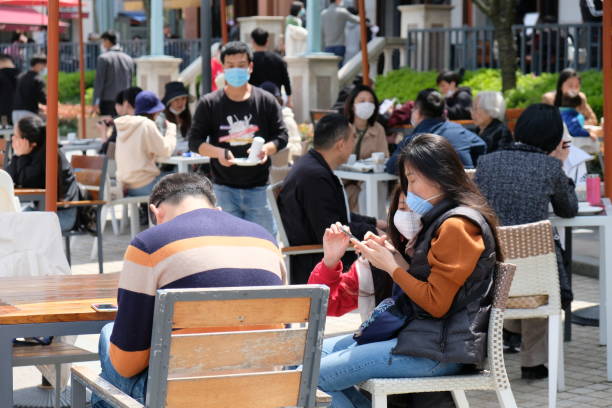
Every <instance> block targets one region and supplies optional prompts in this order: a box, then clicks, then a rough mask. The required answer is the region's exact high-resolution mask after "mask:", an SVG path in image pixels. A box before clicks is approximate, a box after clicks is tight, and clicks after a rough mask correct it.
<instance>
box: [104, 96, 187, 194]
mask: <svg viewBox="0 0 612 408" xmlns="http://www.w3.org/2000/svg"><path fill="white" fill-rule="evenodd" d="M135 103H136V110H135V115H134V116H132V115H126V116H121V117H120V118H117V119H115V126H116V127H117V146H116V147H115V160H116V162H117V180H119V182H120V183H121V184H122V186H123V189H124V190H125V191H126V194H127V195H128V196H143V195H149V193H150V192H151V190H152V189H153V186H154V185H155V183H157V181H158V180H159V179H160V178H161V176H162V175H161V174H160V171H159V168H158V167H157V160H158V159H162V158H166V157H170V155H171V154H172V152H173V151H174V147H175V146H176V125H175V124H174V123H167V124H166V126H167V131H166V134H165V135H164V136H162V134H161V133H160V132H159V130H158V129H157V126H156V125H155V118H156V117H157V115H159V113H160V112H161V111H163V110H164V105H163V104H162V103H161V101H160V100H159V99H158V98H157V96H156V95H155V94H154V93H153V92H151V91H142V92H140V93H138V95H137V96H136V102H135Z"/></svg>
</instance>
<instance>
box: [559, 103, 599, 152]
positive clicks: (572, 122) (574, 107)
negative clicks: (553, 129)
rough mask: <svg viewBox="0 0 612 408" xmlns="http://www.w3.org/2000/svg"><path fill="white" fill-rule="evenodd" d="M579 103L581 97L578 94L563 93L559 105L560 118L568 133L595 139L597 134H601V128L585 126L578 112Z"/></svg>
mask: <svg viewBox="0 0 612 408" xmlns="http://www.w3.org/2000/svg"><path fill="white" fill-rule="evenodd" d="M581 105H582V98H580V95H576V96H570V95H563V98H562V100H561V106H560V107H559V111H560V112H561V118H562V119H563V122H564V123H565V125H566V126H567V130H568V132H569V134H570V135H572V136H573V137H590V138H591V139H592V140H594V141H596V140H597V138H598V135H599V134H601V128H600V127H599V126H589V128H588V129H587V128H586V126H585V118H584V115H583V114H582V113H580V112H578V109H579V108H580V106H581ZM587 126H588V125H587Z"/></svg>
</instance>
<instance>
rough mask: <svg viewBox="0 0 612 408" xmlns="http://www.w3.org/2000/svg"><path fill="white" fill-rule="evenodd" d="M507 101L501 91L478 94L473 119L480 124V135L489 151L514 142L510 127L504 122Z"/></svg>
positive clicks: (473, 109)
mask: <svg viewBox="0 0 612 408" xmlns="http://www.w3.org/2000/svg"><path fill="white" fill-rule="evenodd" d="M505 114H506V102H505V101H504V96H503V95H502V93H501V92H494V91H482V92H479V93H478V95H476V98H475V99H474V106H473V107H472V119H473V120H474V123H475V124H476V126H478V135H479V136H480V138H481V139H482V140H484V141H485V143H486V144H487V153H492V152H494V151H496V150H498V149H499V148H501V147H503V146H506V145H509V144H511V143H512V142H513V139H512V133H511V132H510V129H508V127H507V126H506V125H505V124H504V122H503V121H504V117H505Z"/></svg>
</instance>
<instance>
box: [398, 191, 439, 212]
mask: <svg viewBox="0 0 612 408" xmlns="http://www.w3.org/2000/svg"><path fill="white" fill-rule="evenodd" d="M440 195H441V194H438V195H435V196H433V197H429V198H428V199H427V200H425V199H424V198H421V197H419V196H418V195H416V194H414V193H412V192H410V191H409V192H408V194H406V205H407V206H408V207H410V209H411V210H412V211H414V212H415V213H417V214H420V215H425V214H426V213H427V212H428V211H429V210H431V209H432V208H433V204H432V203H430V202H429V200H431V199H434V198H436V197H439V196H440Z"/></svg>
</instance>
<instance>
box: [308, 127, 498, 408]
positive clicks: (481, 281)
mask: <svg viewBox="0 0 612 408" xmlns="http://www.w3.org/2000/svg"><path fill="white" fill-rule="evenodd" d="M431 163H436V164H437V165H436V166H432V165H431ZM399 168H400V170H401V171H400V173H399V175H400V189H399V191H397V192H396V196H395V200H394V201H393V203H392V208H391V210H390V212H389V235H388V236H381V235H374V234H372V235H370V236H368V237H366V240H364V241H358V240H355V239H352V240H351V242H352V244H353V245H354V246H355V249H356V250H357V251H358V252H359V253H360V254H361V256H362V257H363V258H364V259H365V260H367V262H369V264H370V265H372V266H373V267H376V268H378V269H380V270H382V271H384V272H385V273H387V274H388V275H389V277H390V278H391V279H392V280H393V290H392V294H393V296H392V297H393V300H394V302H395V304H396V305H397V307H398V308H399V311H400V312H401V314H403V316H404V318H405V324H404V325H403V326H402V327H401V328H400V329H399V331H395V332H393V333H379V334H380V337H381V338H385V339H384V340H379V341H373V342H366V343H359V342H356V339H355V338H354V337H353V335H345V336H339V337H333V338H330V339H326V340H325V341H324V342H323V353H322V359H321V369H320V375H319V388H320V389H321V390H323V391H325V392H327V393H328V394H330V395H331V396H332V406H338V407H343V408H344V407H359V408H361V407H370V406H371V402H370V401H368V400H367V398H366V397H365V396H364V395H363V394H361V393H360V392H359V391H358V390H357V388H356V387H355V386H356V385H357V384H359V383H361V382H363V381H366V380H368V379H370V378H406V377H422V376H442V375H453V374H459V373H461V372H463V371H464V370H466V369H471V368H473V365H478V364H481V363H482V362H483V361H484V359H485V354H486V352H485V350H486V345H487V326H488V316H489V311H490V307H491V300H492V295H493V292H492V288H493V278H494V276H493V272H494V270H495V264H496V260H497V261H501V260H502V256H501V253H500V252H499V251H498V249H497V248H498V243H497V235H496V226H497V219H496V216H495V213H494V212H493V210H492V209H491V208H490V207H489V205H488V204H487V202H486V200H485V198H484V197H483V196H482V195H481V194H480V192H479V191H478V188H477V187H476V185H475V184H474V183H473V182H472V181H471V180H470V179H469V177H468V176H467V174H466V173H465V171H464V170H463V165H462V163H461V161H460V159H459V156H458V155H457V153H456V152H455V150H454V149H453V147H452V145H451V144H450V143H449V142H448V141H447V140H446V139H445V138H443V137H441V136H437V135H433V134H420V135H418V136H415V137H414V138H413V139H412V140H411V141H410V142H409V143H408V144H407V145H406V146H405V148H404V149H403V150H402V152H401V154H400V157H399ZM400 197H401V198H400ZM404 197H405V198H404ZM402 203H403V204H402ZM400 208H402V209H400ZM348 244H349V239H348V237H346V235H345V234H344V233H343V232H340V231H339V230H338V228H335V227H334V226H332V227H331V228H329V229H328V230H327V231H326V237H325V241H324V245H325V247H324V250H325V253H324V257H323V260H322V261H321V262H320V263H319V265H317V267H316V268H318V269H319V270H320V272H321V276H325V277H326V279H328V280H329V286H330V302H329V304H330V310H332V312H333V311H335V310H338V309H337V308H336V309H335V305H336V304H337V303H339V302H340V303H342V302H344V310H345V311H348V310H349V309H350V307H349V303H350V302H351V301H352V302H353V305H354V304H355V303H356V299H355V296H353V297H352V299H348V297H350V296H351V293H359V288H358V286H355V283H354V280H353V281H351V275H352V276H355V272H354V270H355V269H356V268H357V265H356V264H357V262H356V263H354V264H353V265H352V266H351V271H350V272H349V273H348V274H342V273H341V272H342V262H341V256H342V254H343V253H344V251H345V250H346V249H347V247H348ZM315 272H316V270H315ZM313 274H314V272H313ZM358 279H359V278H358ZM341 296H344V299H340V297H341ZM446 328H452V329H451V330H446ZM438 406H440V405H438Z"/></svg>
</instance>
